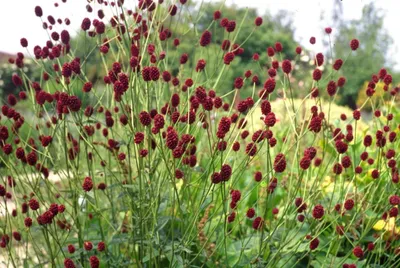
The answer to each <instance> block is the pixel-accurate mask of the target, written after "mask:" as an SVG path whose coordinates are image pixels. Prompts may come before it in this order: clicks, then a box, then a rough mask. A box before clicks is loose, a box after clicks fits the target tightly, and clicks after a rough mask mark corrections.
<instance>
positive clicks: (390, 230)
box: [372, 217, 400, 239]
mask: <svg viewBox="0 0 400 268" xmlns="http://www.w3.org/2000/svg"><path fill="white" fill-rule="evenodd" d="M372 228H373V229H374V230H375V231H382V230H384V231H385V233H384V238H385V239H388V238H390V236H392V235H398V234H400V227H397V226H396V219H395V218H394V217H390V218H389V219H388V220H379V221H377V222H376V223H375V225H374V226H373V227H372Z"/></svg>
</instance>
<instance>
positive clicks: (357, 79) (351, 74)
mask: <svg viewBox="0 0 400 268" xmlns="http://www.w3.org/2000/svg"><path fill="white" fill-rule="evenodd" d="M384 15H385V14H384V13H383V12H382V10H381V9H378V8H376V7H375V5H374V3H370V4H368V5H366V6H365V7H364V8H363V12H362V16H361V18H360V19H357V20H350V21H343V20H336V21H337V22H338V23H339V24H340V25H337V26H336V27H335V28H336V29H337V30H338V31H337V32H336V36H334V41H333V44H332V45H333V53H334V57H335V58H342V59H343V60H344V59H346V58H347V57H348V51H349V41H350V40H351V39H353V38H357V39H358V40H359V41H360V47H359V49H358V50H357V51H356V52H352V53H353V54H355V55H352V56H351V57H349V58H348V60H347V61H346V64H344V66H343V68H342V70H341V72H342V73H345V74H346V79H347V82H346V85H345V87H344V89H343V90H342V91H341V92H340V96H341V98H340V99H339V102H340V104H343V105H348V106H350V107H351V108H353V109H354V108H356V100H357V96H358V91H359V90H360V89H361V88H362V85H363V84H364V82H365V81H368V80H370V79H371V71H372V72H378V71H379V69H381V68H383V67H385V68H388V69H389V70H390V69H391V67H392V66H393V64H392V62H391V61H390V60H389V55H388V51H389V49H390V46H391V45H392V43H393V41H392V38H391V37H390V35H389V34H388V33H387V31H386V30H385V29H384V27H383V21H384Z"/></svg>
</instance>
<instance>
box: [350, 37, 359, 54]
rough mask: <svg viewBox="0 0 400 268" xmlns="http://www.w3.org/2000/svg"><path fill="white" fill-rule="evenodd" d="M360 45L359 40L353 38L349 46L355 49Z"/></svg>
mask: <svg viewBox="0 0 400 268" xmlns="http://www.w3.org/2000/svg"><path fill="white" fill-rule="evenodd" d="M359 45H360V42H359V41H358V40H357V39H353V40H351V41H350V48H351V50H353V51H354V50H357V48H358V46H359Z"/></svg>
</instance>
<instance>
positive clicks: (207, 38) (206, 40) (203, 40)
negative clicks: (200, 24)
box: [200, 30, 212, 47]
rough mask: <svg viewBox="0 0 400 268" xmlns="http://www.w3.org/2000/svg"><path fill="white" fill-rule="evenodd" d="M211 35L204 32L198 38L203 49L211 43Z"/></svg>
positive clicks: (208, 32)
mask: <svg viewBox="0 0 400 268" xmlns="http://www.w3.org/2000/svg"><path fill="white" fill-rule="evenodd" d="M211 37H212V34H211V32H210V31H207V30H206V31H204V32H203V34H202V35H201V37H200V46H202V47H205V46H207V45H209V44H210V43H211Z"/></svg>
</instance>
